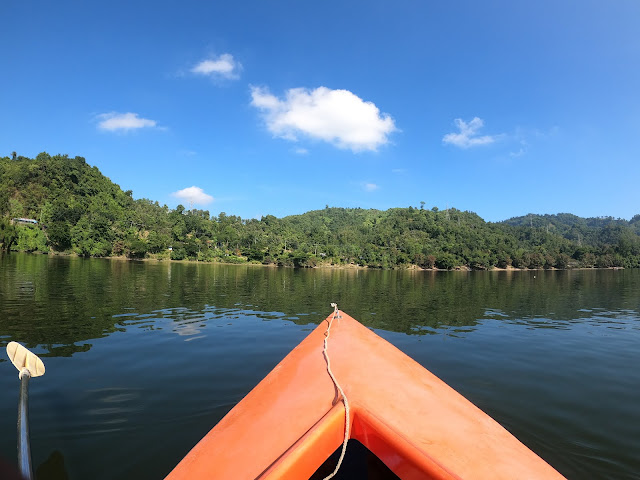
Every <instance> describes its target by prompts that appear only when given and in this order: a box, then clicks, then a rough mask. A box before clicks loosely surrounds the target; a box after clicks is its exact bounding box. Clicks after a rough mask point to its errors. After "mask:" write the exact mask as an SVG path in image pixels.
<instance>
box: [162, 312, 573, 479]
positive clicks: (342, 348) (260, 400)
mask: <svg viewBox="0 0 640 480" xmlns="http://www.w3.org/2000/svg"><path fill="white" fill-rule="evenodd" d="M328 327H330V328H331V330H330V337H329V339H328V349H327V351H328V355H329V358H330V362H331V369H332V370H333V373H334V375H335V377H336V380H337V382H338V383H339V384H340V385H341V386H342V389H343V390H344V394H345V396H346V397H347V398H348V403H349V406H350V415H349V417H350V425H349V428H348V430H347V431H348V435H349V438H352V439H356V440H358V441H359V442H360V443H362V444H363V445H364V446H365V447H367V448H368V449H369V450H370V451H371V452H372V453H373V454H375V455H376V456H377V457H378V458H379V459H380V460H382V462H384V463H385V464H386V465H387V466H388V467H389V468H390V469H391V470H392V471H393V472H394V473H395V474H396V475H398V476H399V477H400V478H402V479H425V478H427V479H429V478H432V479H491V480H495V479H510V480H511V479H518V478H527V479H543V478H544V479H556V478H558V479H559V478H564V477H562V476H561V475H560V474H559V473H558V472H557V471H556V470H554V469H553V468H552V467H551V466H550V465H548V464H547V463H546V462H545V461H544V460H542V459H541V458H540V457H538V456H537V455H536V454H535V453H533V452H532V451H531V450H529V449H528V448H527V447H526V446H524V445H523V444H522V443H520V441H518V440H517V439H516V438H515V437H514V436H513V435H511V434H510V433H509V432H507V431H506V430H505V429H504V428H503V427H502V426H500V425H499V424H498V423H497V422H496V421H495V420H493V419H492V418H491V417H489V416H488V415H487V414H485V413H484V412H482V411H481V410H480V409H478V408H477V407H476V406H474V405H473V404H472V403H471V402H469V401H468V400H467V399H465V398H464V397H463V396H462V395H460V394H459V393H457V392H456V391H455V390H453V389H452V388H451V387H449V386H448V385H447V384H445V383H444V382H443V381H441V380H440V379H439V378H437V377H436V376H435V375H433V374H432V373H430V372H429V371H427V370H426V369H425V368H424V367H422V366H421V365H420V364H418V363H417V362H415V361H414V360H412V359H411V358H409V357H408V356H407V355H405V354H404V353H402V352H401V351H400V350H398V349H397V348H396V347H394V346H393V345H391V344H390V343H388V342H387V341H385V340H383V339H382V338H380V337H379V336H377V335H376V334H375V333H373V332H372V331H371V330H369V329H368V328H366V327H364V326H363V325H361V324H360V323H358V322H357V321H356V320H354V319H353V318H351V317H350V316H348V315H346V314H345V313H343V312H341V311H336V312H335V313H333V314H331V315H330V316H329V317H327V319H326V320H325V321H324V322H322V323H321V324H320V325H319V326H318V327H317V328H316V329H315V330H314V331H313V332H311V333H310V334H309V336H308V337H307V338H305V339H304V340H303V341H302V342H301V343H300V344H299V345H298V346H297V347H295V348H294V349H293V350H292V351H291V352H290V353H289V354H288V355H287V356H286V357H285V358H284V360H282V361H281V362H280V363H279V364H278V365H277V366H276V367H275V368H274V369H273V370H272V371H271V372H270V373H269V374H268V375H267V376H266V377H265V378H264V379H263V380H262V381H261V382H260V383H259V384H258V385H257V386H256V387H255V388H254V389H253V390H252V391H251V392H249V394H248V395H247V396H246V397H245V398H244V399H243V400H242V401H241V402H240V403H238V404H237V405H236V406H235V407H234V408H233V409H232V410H231V411H230V412H229V413H228V414H227V415H226V416H225V417H224V418H223V419H222V420H221V421H220V423H218V425H216V426H215V427H214V428H213V429H212V430H211V431H210V432H209V433H208V434H207V435H206V436H205V437H204V438H203V439H202V440H201V441H200V442H199V443H198V444H197V445H196V446H195V447H194V448H193V449H192V450H191V452H189V453H188V454H187V456H186V457H184V459H183V460H182V461H181V462H180V463H179V464H178V465H177V466H176V467H175V469H174V470H173V471H172V472H171V473H170V474H169V476H168V477H167V479H168V480H181V479H189V480H194V479H205V478H207V479H209V478H216V479H256V478H260V479H291V480H301V479H308V478H309V477H310V476H311V475H312V474H313V473H314V472H315V471H316V470H317V469H318V467H320V465H322V464H323V462H324V461H325V460H326V459H327V458H328V457H329V456H330V455H331V454H332V453H333V452H334V451H335V450H336V449H337V448H339V447H340V445H341V444H342V443H343V441H344V437H345V417H346V415H345V404H344V402H343V399H342V398H341V395H340V394H339V393H338V392H339V389H338V388H337V387H336V385H335V384H334V382H333V381H332V379H331V377H330V376H329V374H328V372H327V361H326V358H325V355H324V354H323V349H324V340H325V334H326V332H327V328H328Z"/></svg>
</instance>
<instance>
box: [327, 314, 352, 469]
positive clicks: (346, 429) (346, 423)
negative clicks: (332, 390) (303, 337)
mask: <svg viewBox="0 0 640 480" xmlns="http://www.w3.org/2000/svg"><path fill="white" fill-rule="evenodd" d="M331 306H332V307H333V308H334V311H333V317H331V320H330V321H329V324H328V325H327V331H326V332H325V334H324V348H323V351H322V353H323V354H324V358H325V360H326V361H327V372H328V373H329V376H330V377H331V380H333V383H334V385H335V386H336V388H337V389H338V392H339V393H340V395H341V396H342V403H344V417H345V419H344V441H343V442H342V451H341V452H340V458H339V459H338V463H337V465H336V468H335V470H334V471H333V473H332V474H330V475H327V476H326V477H324V480H329V479H331V478H333V477H335V476H336V474H337V473H338V470H339V469H340V466H341V465H342V461H343V460H344V455H345V453H346V452H347V442H348V441H349V417H350V410H349V401H348V400H347V396H346V395H345V393H344V390H342V387H341V386H340V384H339V383H338V380H336V377H335V375H334V374H333V372H332V371H331V360H330V359H329V335H330V334H331V324H332V323H333V321H334V320H335V319H336V318H340V315H339V312H340V311H339V310H338V305H337V304H335V303H332V304H331Z"/></svg>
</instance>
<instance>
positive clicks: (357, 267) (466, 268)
mask: <svg viewBox="0 0 640 480" xmlns="http://www.w3.org/2000/svg"><path fill="white" fill-rule="evenodd" d="M3 253H4V254H11V253H12V252H8V253H7V252H3ZM13 253H26V254H30V255H47V256H52V257H74V258H96V259H98V258H99V259H104V260H113V261H119V262H149V263H153V262H155V263H192V264H203V265H214V264H218V265H243V266H245V265H246V266H254V267H267V268H300V269H308V270H314V269H327V270H330V269H336V270H385V269H383V268H379V267H369V266H366V265H358V264H354V263H349V264H342V265H336V264H332V263H321V264H318V265H316V266H313V267H294V266H289V265H277V264H275V263H260V262H250V261H244V262H224V261H214V262H207V261H199V260H172V259H171V258H154V257H145V258H130V257H127V256H124V255H114V256H109V257H82V256H81V255H78V254H77V253H67V252H20V251H13ZM386 270H413V271H422V272H540V271H558V272H564V271H571V270H625V267H574V268H555V267H551V268H544V267H542V268H516V267H512V266H511V265H509V266H507V267H506V268H500V267H491V268H482V269H475V270H474V269H473V268H471V267H469V266H467V265H461V266H457V267H454V268H452V269H450V270H447V269H443V268H435V267H434V268H422V267H420V266H418V265H414V264H409V265H406V264H405V265H403V266H399V267H393V268H388V269H386Z"/></svg>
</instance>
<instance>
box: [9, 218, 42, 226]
mask: <svg viewBox="0 0 640 480" xmlns="http://www.w3.org/2000/svg"><path fill="white" fill-rule="evenodd" d="M11 223H13V224H18V225H38V221H37V220H36V219H34V218H14V219H12V220H11Z"/></svg>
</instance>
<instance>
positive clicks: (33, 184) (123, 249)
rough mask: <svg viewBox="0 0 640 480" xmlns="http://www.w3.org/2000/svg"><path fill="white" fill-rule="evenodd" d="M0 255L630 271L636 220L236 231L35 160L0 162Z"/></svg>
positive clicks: (637, 243)
mask: <svg viewBox="0 0 640 480" xmlns="http://www.w3.org/2000/svg"><path fill="white" fill-rule="evenodd" d="M13 218H32V219H35V220H37V221H38V224H37V225H21V224H15V225H14V224H13V223H12V220H11V219H13ZM0 249H4V250H10V249H13V250H21V251H28V252H42V253H46V252H69V253H71V252H72V253H76V254H78V255H82V256H96V257H108V256H113V255H118V256H127V257H130V258H145V257H152V258H157V259H164V258H171V259H175V260H182V259H188V260H198V261H222V262H231V263H242V262H256V263H264V264H277V265H285V266H298V267H313V266H317V265H345V264H352V265H361V266H367V267H373V268H407V267H410V266H417V267H420V268H439V269H453V268H471V269H490V268H494V267H499V268H510V267H515V268H561V269H564V268H575V267H626V268H635V267H640V215H636V216H634V217H633V218H632V219H631V220H629V221H627V220H623V219H614V218H612V217H599V218H581V217H578V216H576V215H572V214H568V213H560V214H556V215H534V214H529V215H525V216H522V217H514V218H511V219H508V220H505V221H503V222H495V223H492V222H485V221H484V220H483V219H482V218H480V217H479V216H478V215H477V214H475V213H473V212H468V211H465V212H463V211H460V210H457V209H455V208H449V209H447V210H438V209H437V208H436V207H433V208H431V209H425V208H424V205H423V206H421V207H420V208H414V207H407V208H390V209H388V210H373V209H369V210H365V209H361V208H339V207H329V206H327V207H326V208H324V209H322V210H313V211H310V212H306V213H304V214H301V215H291V216H287V217H283V218H276V217H275V216H273V215H267V216H264V217H262V218H261V219H260V220H256V219H249V220H243V219H242V218H240V217H238V216H235V215H227V214H226V213H224V212H221V213H220V214H219V215H217V216H215V215H214V216H212V215H210V214H209V212H208V211H207V210H198V209H192V210H186V209H185V207H184V206H182V205H178V206H177V207H176V208H175V209H173V210H172V209H169V208H168V207H167V206H166V205H163V206H161V205H160V204H158V202H154V201H152V200H148V199H137V200H136V199H134V198H133V192H131V191H126V192H123V191H122V189H121V188H120V187H119V186H118V185H116V184H115V183H113V182H112V181H111V180H110V179H109V178H107V177H105V176H104V175H102V173H101V172H100V171H99V169H98V168H97V167H91V166H90V165H88V164H87V163H86V161H85V159H84V158H82V157H75V158H70V157H68V156H66V155H54V156H51V155H49V154H47V153H44V152H43V153H41V154H39V155H38V156H37V157H36V158H35V159H30V158H26V157H16V158H9V157H2V158H0Z"/></svg>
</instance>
